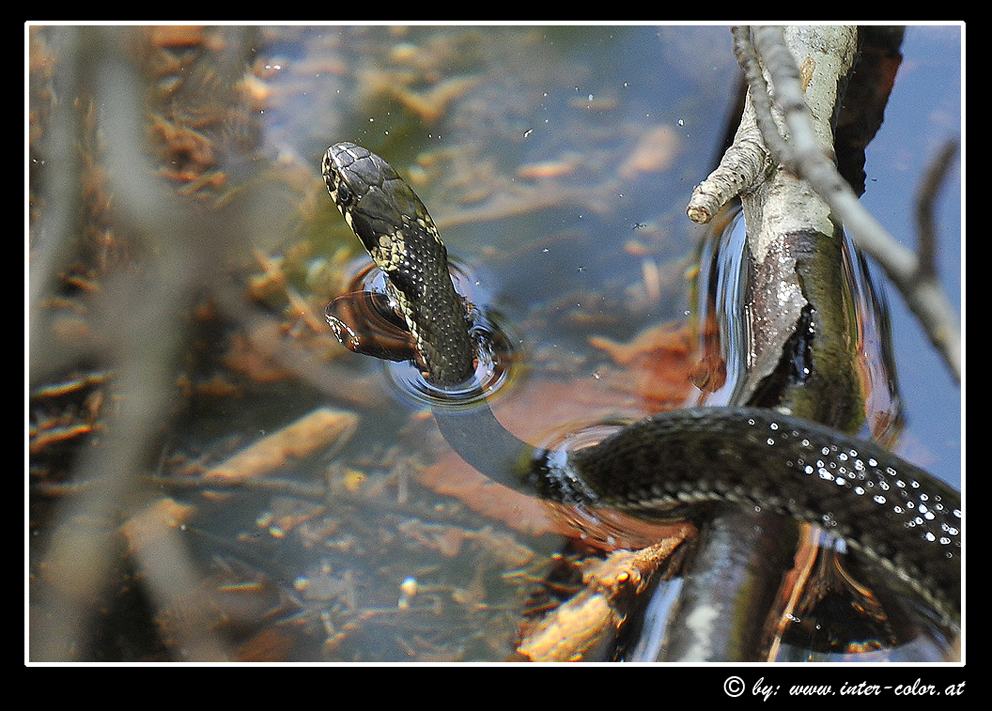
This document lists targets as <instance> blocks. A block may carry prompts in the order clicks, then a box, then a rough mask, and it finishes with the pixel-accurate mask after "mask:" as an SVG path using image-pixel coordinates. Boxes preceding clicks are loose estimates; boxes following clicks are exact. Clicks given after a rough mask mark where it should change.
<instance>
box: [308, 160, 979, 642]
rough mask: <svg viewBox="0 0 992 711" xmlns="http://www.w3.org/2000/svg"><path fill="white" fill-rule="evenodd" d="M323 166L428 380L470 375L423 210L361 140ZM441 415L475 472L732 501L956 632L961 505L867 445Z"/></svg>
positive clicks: (617, 502)
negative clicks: (850, 554) (572, 444)
mask: <svg viewBox="0 0 992 711" xmlns="http://www.w3.org/2000/svg"><path fill="white" fill-rule="evenodd" d="M322 167H323V175H324V180H325V182H326V183H327V188H328V190H329V192H330V194H331V197H332V198H333V199H334V202H335V203H336V204H337V206H338V208H339V209H340V211H341V213H342V214H343V216H344V218H345V220H346V221H347V222H348V224H349V226H350V227H351V228H352V230H353V231H354V232H355V234H356V235H357V236H358V237H359V239H360V240H361V241H362V244H363V245H364V246H365V248H366V250H367V251H368V252H369V254H370V255H371V256H372V258H373V259H374V261H375V262H376V264H377V265H378V266H379V267H380V269H381V270H382V271H383V273H384V274H385V277H386V280H387V284H388V289H389V290H390V292H391V294H392V296H393V298H394V300H395V303H396V309H397V311H398V312H399V313H400V315H401V316H402V318H403V320H404V322H405V324H406V327H407V329H408V330H409V331H410V334H411V335H412V337H413V339H414V341H415V343H416V350H417V357H416V360H417V362H418V365H419V366H420V368H421V369H422V370H423V371H424V372H425V375H426V378H427V379H428V381H430V382H431V383H433V384H434V385H437V386H441V387H446V386H454V385H459V384H464V382H465V381H467V380H470V379H471V378H473V377H474V365H473V360H474V357H475V351H474V344H473V341H472V338H471V336H470V334H469V330H468V329H469V325H468V320H467V316H466V312H465V307H464V303H463V301H462V300H461V298H460V297H459V296H458V294H457V293H456V291H455V289H454V286H453V284H452V282H451V278H450V275H449V272H448V266H447V253H446V250H445V247H444V245H443V243H442V242H441V239H440V237H439V235H438V232H437V229H436V227H435V226H434V222H433V221H432V220H431V218H430V215H429V214H428V212H427V209H426V207H424V205H423V203H422V202H421V201H420V199H419V198H418V197H417V195H416V194H415V193H414V192H413V190H412V189H411V188H410V187H409V186H408V185H407V184H406V183H405V182H403V180H402V179H400V177H399V176H398V175H397V173H396V171H395V170H393V169H392V168H391V167H390V166H389V164H387V163H386V162H385V161H384V160H382V159H381V158H379V157H378V156H376V155H375V154H373V153H371V152H369V151H368V150H366V149H364V148H361V147H359V146H356V145H355V144H352V143H338V144H335V145H333V146H331V147H330V148H329V149H328V150H327V153H326V154H325V156H324V160H323V166H322ZM329 320H330V321H331V324H332V326H333V327H335V329H336V331H337V329H339V328H340V327H341V324H339V323H335V320H334V319H333V318H331V317H330V316H329ZM434 415H435V418H436V419H437V422H438V425H439V426H440V428H441V431H442V433H443V434H444V436H445V438H446V439H447V440H448V442H449V443H450V444H451V446H452V447H453V448H454V449H455V451H457V452H458V453H459V454H460V455H461V456H462V457H463V458H464V459H465V460H466V461H467V462H468V463H469V464H471V465H472V466H474V467H476V468H477V469H479V470H480V471H482V472H483V473H484V474H486V475H488V476H489V477H490V478H492V479H494V480H496V481H498V482H499V483H502V484H506V485H509V486H512V487H514V488H517V489H519V490H523V491H525V492H527V493H530V494H533V495H538V496H541V497H544V498H548V499H553V500H556V501H559V502H564V503H568V504H575V505H579V506H587V507H599V508H615V509H622V510H627V511H631V512H635V513H636V512H647V513H650V512H659V511H666V510H670V509H673V508H683V507H685V506H687V505H694V504H698V503H700V502H708V501H715V502H729V503H733V504H737V505H743V506H748V507H761V509H763V510H770V511H774V512H778V513H781V514H785V515H789V516H794V517H796V518H799V519H801V520H803V521H807V522H810V523H815V524H818V525H820V526H823V527H824V528H825V529H826V530H827V531H829V532H830V533H831V534H833V535H835V536H837V537H839V538H842V539H844V540H845V541H846V542H847V543H848V545H849V546H851V547H852V548H854V549H855V550H857V551H859V552H860V553H862V554H863V555H864V556H866V557H867V558H868V559H869V560H871V561H874V562H875V563H876V564H877V565H879V566H880V567H881V568H882V569H883V570H884V571H887V572H888V573H890V574H891V575H892V576H894V578H895V579H896V580H897V581H900V582H901V584H903V585H904V586H906V587H907V588H908V589H909V590H910V591H911V592H912V593H913V594H915V595H916V596H918V597H919V598H920V599H921V600H922V601H923V602H924V603H925V604H926V605H927V606H928V607H929V608H930V609H932V610H933V611H935V612H936V613H937V614H938V615H939V617H940V618H941V620H942V622H944V623H945V624H948V625H951V626H955V625H957V624H959V619H960V597H961V557H960V554H961V534H960V528H961V511H960V508H961V506H960V498H959V495H958V494H957V492H955V491H954V490H953V489H952V488H950V487H949V486H947V485H945V484H944V483H943V482H941V481H939V480H937V479H936V478H934V477H933V476H931V475H930V474H928V473H927V472H925V471H923V470H922V469H920V468H918V467H916V466H914V465H912V464H910V463H909V462H906V461H904V460H902V459H901V458H899V457H898V456H896V455H894V454H892V453H891V452H888V451H886V450H884V449H882V448H880V447H878V446H877V445H875V444H872V443H870V442H865V441H862V440H859V439H856V438H854V437H851V436H849V435H846V434H844V433H841V432H838V431H836V430H833V429H830V428H827V427H824V426H822V425H818V424H815V423H812V422H808V421H806V420H802V419H799V418H796V417H793V416H790V415H785V414H781V413H779V412H776V411H773V410H764V409H757V408H692V409H683V410H674V411H670V412H664V413H660V414H658V415H655V416H653V417H650V418H648V419H645V420H642V421H640V422H636V423H634V424H631V425H628V426H626V427H624V428H622V429H621V430H620V431H619V432H617V433H616V434H614V435H613V436H611V437H609V438H608V439H606V440H604V441H602V442H600V443H599V444H596V445H594V446H591V447H587V448H583V449H577V450H574V451H571V452H568V453H565V454H564V456H561V454H562V453H556V452H546V451H542V450H538V449H535V448H534V447H533V446H532V445H529V444H527V443H524V442H521V441H520V440H519V439H517V438H516V437H515V436H513V435H512V434H510V433H508V432H507V431H506V430H505V429H504V428H503V427H502V426H501V425H500V424H499V422H498V421H497V420H496V418H495V417H494V416H493V414H492V412H491V411H490V409H489V408H488V406H487V405H486V404H485V403H484V402H482V403H481V404H480V405H479V406H477V407H476V408H475V409H473V410H471V411H469V412H461V411H457V410H451V409H442V408H434Z"/></svg>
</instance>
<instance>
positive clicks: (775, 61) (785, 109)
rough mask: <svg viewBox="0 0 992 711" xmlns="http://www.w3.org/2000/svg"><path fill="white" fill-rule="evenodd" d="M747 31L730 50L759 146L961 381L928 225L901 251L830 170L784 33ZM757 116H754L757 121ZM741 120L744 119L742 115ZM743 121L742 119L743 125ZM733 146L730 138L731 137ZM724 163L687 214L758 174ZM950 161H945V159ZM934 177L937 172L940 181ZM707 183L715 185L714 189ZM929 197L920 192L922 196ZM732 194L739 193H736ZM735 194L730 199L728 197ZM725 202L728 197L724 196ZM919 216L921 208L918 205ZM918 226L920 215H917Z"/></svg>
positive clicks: (701, 216)
mask: <svg viewBox="0 0 992 711" xmlns="http://www.w3.org/2000/svg"><path fill="white" fill-rule="evenodd" d="M746 30H747V28H736V29H735V30H734V40H735V51H736V52H737V53H738V56H739V57H742V59H741V62H742V66H744V68H745V74H746V75H747V77H748V80H749V86H750V97H751V98H752V101H751V102H749V106H750V107H752V109H753V111H754V112H755V116H754V117H753V118H750V121H753V123H754V125H755V126H757V128H758V130H759V131H760V134H761V139H762V141H763V146H764V149H765V150H766V151H767V153H768V154H769V155H771V156H772V157H773V158H774V161H776V162H777V163H778V164H780V165H782V166H784V167H786V168H787V169H789V170H790V171H794V172H796V173H797V174H798V175H800V176H801V177H802V178H804V179H805V180H806V181H807V182H809V184H810V185H811V186H812V188H813V189H814V190H815V191H816V193H817V194H819V195H820V196H821V197H822V198H823V199H824V200H825V201H826V203H827V204H828V205H829V207H830V209H831V211H832V212H833V214H834V216H835V217H836V218H837V219H839V220H841V221H842V222H843V224H844V226H845V228H846V229H847V231H848V233H849V234H850V235H851V237H852V239H854V241H855V243H856V244H857V246H858V247H860V248H861V249H862V250H864V251H865V252H866V253H867V254H868V255H869V256H871V257H872V258H873V259H874V260H875V261H876V262H878V263H879V265H881V267H882V268H883V269H884V270H885V272H886V274H887V275H888V277H889V279H891V280H892V282H893V283H894V284H895V285H896V287H897V288H898V289H899V291H900V292H901V293H902V295H903V297H904V298H905V300H906V303H907V304H908V305H909V307H910V309H911V310H912V311H913V313H914V314H916V317H917V318H918V319H919V321H920V324H921V325H922V326H923V328H924V330H925V331H926V333H927V335H928V337H929V338H930V340H931V342H932V343H933V344H934V346H935V347H936V348H937V350H938V351H939V352H940V353H941V355H942V356H943V358H944V360H945V362H946V363H947V365H948V367H949V368H950V369H951V371H952V373H953V374H954V377H955V378H956V379H957V380H958V381H959V382H960V380H961V330H960V326H959V324H958V321H959V319H958V314H957V311H956V310H955V308H954V306H953V305H952V304H951V302H950V299H949V298H948V297H947V295H946V294H945V293H944V291H943V289H942V288H941V287H940V284H939V283H938V282H937V279H936V272H935V270H934V269H933V266H932V265H933V259H932V257H931V256H928V255H929V254H930V253H931V251H932V244H933V241H932V236H931V235H932V226H930V225H928V223H926V221H925V220H926V218H924V221H920V222H919V224H920V227H921V234H920V238H921V255H922V257H921V256H919V255H917V254H916V253H914V252H913V251H912V250H910V249H907V248H906V247H904V246H902V245H901V244H900V243H899V242H898V241H896V240H895V238H893V237H892V235H891V234H889V232H888V231H887V230H886V229H885V228H884V227H883V226H882V225H881V224H880V223H879V222H878V220H876V219H875V217H874V216H873V215H872V214H871V213H870V212H869V211H868V210H867V209H866V208H865V207H864V206H863V205H862V204H861V202H860V201H859V200H858V197H857V195H856V194H855V192H854V191H853V190H852V188H851V186H850V185H849V184H848V183H847V182H846V181H845V180H844V179H843V177H842V176H841V175H840V173H839V172H838V171H837V168H836V166H835V165H834V162H833V159H832V158H833V157H832V155H827V154H826V153H824V151H823V150H822V149H821V148H820V147H819V146H818V144H817V140H816V136H815V133H814V128H813V121H812V116H811V113H810V109H809V106H808V105H807V101H806V97H805V95H804V87H803V83H802V78H801V76H800V71H799V68H798V66H797V65H796V60H795V58H794V57H793V56H792V53H791V51H790V50H789V48H788V45H787V44H786V40H785V37H784V34H783V30H782V28H780V27H755V28H753V29H752V30H751V32H750V33H749V32H747V31H746ZM748 35H750V36H751V37H752V48H750V49H749V48H748V42H747V38H748ZM755 50H756V55H757V57H758V58H759V61H760V62H761V64H762V66H763V67H764V72H765V73H766V74H767V76H768V79H769V80H770V85H771V96H772V98H773V101H774V105H775V107H776V109H777V110H778V111H781V113H782V118H783V121H784V126H785V131H786V134H787V136H786V137H783V136H782V135H781V133H780V132H779V130H778V128H777V127H776V128H775V129H774V131H772V128H771V127H775V126H776V124H775V121H774V118H773V117H772V115H771V103H770V102H766V101H764V100H763V99H756V98H755V97H756V96H761V95H767V93H768V91H767V87H766V86H764V85H765V79H764V77H763V76H762V78H761V79H757V78H756V76H758V75H760V74H761V72H756V71H755V69H754V65H753V60H752V56H753V54H754V52H755ZM759 115H760V118H759ZM745 118H748V117H747V116H745ZM743 123H744V119H742V124H743ZM742 132H743V133H744V134H745V135H746V136H747V144H746V150H748V151H749V152H752V153H753V152H754V151H755V150H756V149H755V148H754V146H753V145H752V144H753V143H754V137H753V132H752V131H751V129H748V130H747V131H745V129H744V127H743V125H742V128H741V130H739V131H738V136H741V135H742ZM735 144H736V140H735ZM742 150H744V148H743V147H742V148H738V147H731V148H730V149H728V151H727V155H731V156H732V155H734V154H735V153H739V152H740V151H742ZM726 158H727V156H725V160H724V161H722V162H721V164H720V167H718V168H717V170H716V171H714V173H713V174H711V175H710V176H709V177H708V178H707V180H706V181H704V182H703V183H702V184H701V185H700V186H699V187H697V189H696V191H695V193H694V195H693V198H692V200H691V201H690V203H689V207H688V208H687V212H688V214H689V216H690V218H691V219H693V220H694V221H696V222H706V221H707V220H708V219H709V218H710V217H712V215H713V214H715V212H716V209H719V205H717V206H716V208H715V209H714V203H713V201H712V200H704V199H703V198H702V197H699V198H697V196H707V197H708V196H713V195H719V196H720V197H721V198H723V197H725V196H726V195H727V193H729V192H730V190H731V189H732V187H736V186H737V185H741V186H743V188H742V189H741V190H740V191H739V193H743V192H747V191H748V190H750V189H752V188H753V186H754V183H755V179H756V178H757V174H752V175H750V176H748V178H749V179H739V180H736V181H728V180H727V179H726V173H727V172H728V170H726V169H725V165H724V163H725V162H726ZM946 160H947V161H948V162H949V159H946ZM939 177H940V174H939V172H938V173H937V174H936V178H937V179H938V182H939ZM714 185H716V186H719V187H714ZM933 192H935V191H934V190H930V191H929V192H927V190H926V189H924V194H931V193H933ZM739 193H738V194H739ZM730 197H734V195H733V194H732V195H730ZM728 199H729V198H728ZM921 209H922V210H923V211H924V212H926V209H925V207H921V208H918V215H919V214H920V212H919V210H921ZM918 221H919V218H918Z"/></svg>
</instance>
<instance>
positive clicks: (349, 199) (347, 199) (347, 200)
mask: <svg viewBox="0 0 992 711" xmlns="http://www.w3.org/2000/svg"><path fill="white" fill-rule="evenodd" d="M354 201H355V193H353V192H352V191H351V188H349V187H348V186H347V184H345V183H344V182H340V183H338V199H337V203H338V205H339V206H341V207H351V204H352V203H353V202H354Z"/></svg>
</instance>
